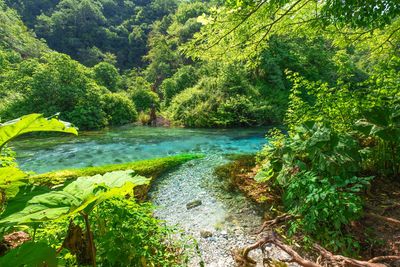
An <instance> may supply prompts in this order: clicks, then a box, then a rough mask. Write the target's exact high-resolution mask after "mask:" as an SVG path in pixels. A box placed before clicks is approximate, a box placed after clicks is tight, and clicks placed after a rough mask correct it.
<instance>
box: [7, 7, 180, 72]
mask: <svg viewBox="0 0 400 267" xmlns="http://www.w3.org/2000/svg"><path fill="white" fill-rule="evenodd" d="M6 2H7V4H9V5H10V6H11V7H13V8H15V9H17V10H18V12H19V13H20V14H21V16H22V18H23V20H24V21H25V22H26V23H27V25H28V26H29V27H30V28H31V29H34V31H35V32H36V34H37V35H38V37H40V38H44V39H45V40H46V42H47V43H48V44H49V46H50V47H51V48H52V49H54V50H56V51H58V52H62V53H67V54H68V55H70V56H71V57H72V58H74V59H76V60H79V61H80V62H81V63H85V64H88V65H89V66H93V65H95V64H97V63H99V62H100V61H102V60H104V59H105V58H107V57H108V55H110V54H112V55H115V56H116V59H117V62H118V66H119V67H121V68H123V69H127V68H130V67H132V66H134V65H135V66H141V65H143V62H142V60H141V58H142V57H143V55H145V53H146V52H147V49H146V41H147V37H148V35H149V32H150V30H151V24H152V23H153V22H154V21H156V20H159V19H161V18H162V17H163V16H164V15H166V14H169V13H170V12H172V11H173V10H174V9H175V8H176V3H175V2H174V1H169V2H168V4H166V2H165V1H161V0H158V1H109V0H99V1H97V0H84V1H80V0H48V1H42V0H18V1H8V0H7V1H6Z"/></svg>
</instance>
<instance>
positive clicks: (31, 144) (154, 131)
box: [12, 127, 267, 173]
mask: <svg viewBox="0 0 400 267" xmlns="http://www.w3.org/2000/svg"><path fill="white" fill-rule="evenodd" d="M266 131H267V129H228V130H226V129H182V128H152V127H123V128H117V129H111V130H104V131H99V132H88V133H81V134H80V136H79V137H73V136H62V137H53V138H26V139H23V140H18V141H16V142H14V143H12V145H13V146H14V149H15V150H16V151H17V156H18V162H19V164H20V166H21V167H22V168H23V169H24V170H27V171H34V172H37V173H43V172H48V171H52V170H58V169H65V168H79V167H88V166H98V165H104V164H113V163H123V162H130V161H134V160H140V159H147V158H155V157H164V156H169V155H175V154H180V153H204V154H206V155H210V154H213V155H214V154H225V153H226V154H229V153H250V152H255V151H257V150H259V149H260V148H261V146H262V144H264V143H265V139H264V134H265V133H266Z"/></svg>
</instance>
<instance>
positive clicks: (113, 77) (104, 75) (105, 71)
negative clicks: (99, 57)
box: [93, 62, 120, 92]
mask: <svg viewBox="0 0 400 267" xmlns="http://www.w3.org/2000/svg"><path fill="white" fill-rule="evenodd" d="M93 73H94V79H95V80H96V82H97V83H98V84H99V85H102V86H105V87H107V89H108V90H110V91H111V92H115V91H117V84H118V82H119V80H120V75H119V73H118V70H117V68H116V67H114V66H113V65H112V64H110V63H107V62H101V63H99V64H97V65H96V66H94V67H93Z"/></svg>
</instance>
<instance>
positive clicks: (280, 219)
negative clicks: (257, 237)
mask: <svg viewBox="0 0 400 267" xmlns="http://www.w3.org/2000/svg"><path fill="white" fill-rule="evenodd" d="M293 218H295V216H293V215H291V214H287V213H284V214H282V215H279V216H277V217H276V218H275V219H273V220H268V221H265V222H264V223H263V225H262V226H261V228H260V229H259V230H258V231H257V232H256V234H260V233H262V232H263V231H264V230H265V229H268V228H271V227H273V226H276V225H278V224H280V223H283V222H287V221H289V220H291V219H293Z"/></svg>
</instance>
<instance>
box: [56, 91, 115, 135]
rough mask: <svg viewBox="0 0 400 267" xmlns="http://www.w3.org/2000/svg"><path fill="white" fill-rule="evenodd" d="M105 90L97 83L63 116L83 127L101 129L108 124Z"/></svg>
mask: <svg viewBox="0 0 400 267" xmlns="http://www.w3.org/2000/svg"><path fill="white" fill-rule="evenodd" d="M102 94H103V91H102V90H101V88H99V87H98V86H97V85H96V84H94V87H93V88H92V90H89V91H88V92H87V93H86V95H85V96H84V97H82V98H81V99H79V102H78V103H77V104H76V105H75V106H74V109H73V110H72V111H71V112H68V113H62V117H63V118H66V119H67V120H68V121H71V122H73V123H74V124H75V125H77V126H78V127H79V128H81V129H101V128H104V127H105V126H107V125H108V121H107V114H106V113H105V112H104V110H103V106H104V102H103V97H102Z"/></svg>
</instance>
